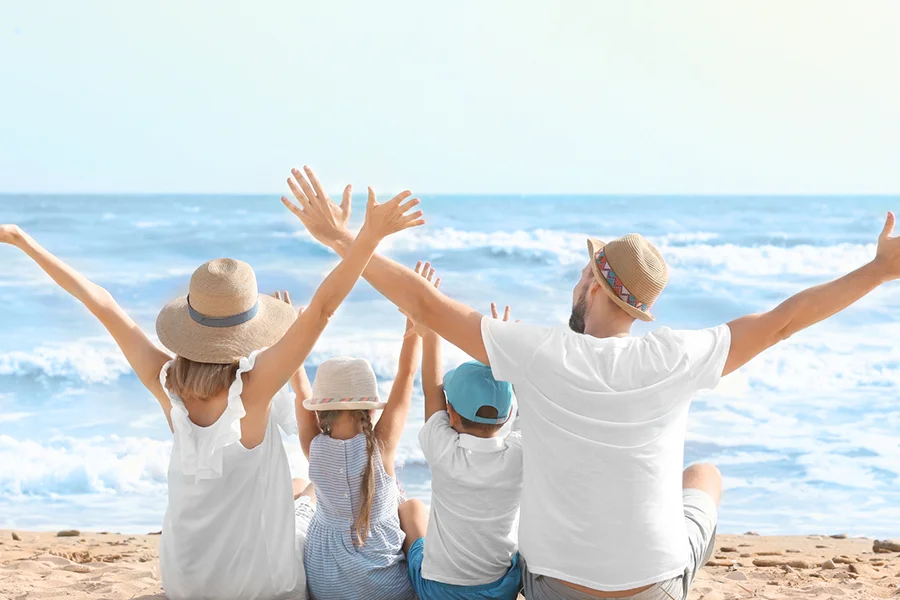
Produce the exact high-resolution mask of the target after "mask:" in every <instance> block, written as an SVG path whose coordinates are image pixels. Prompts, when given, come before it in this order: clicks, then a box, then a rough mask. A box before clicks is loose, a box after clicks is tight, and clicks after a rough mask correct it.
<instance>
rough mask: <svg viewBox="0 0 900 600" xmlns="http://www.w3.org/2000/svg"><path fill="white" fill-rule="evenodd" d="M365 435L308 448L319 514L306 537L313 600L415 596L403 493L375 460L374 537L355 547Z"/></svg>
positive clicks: (320, 440) (321, 438)
mask: <svg viewBox="0 0 900 600" xmlns="http://www.w3.org/2000/svg"><path fill="white" fill-rule="evenodd" d="M367 459H368V457H367V454H366V437H365V435H364V434H362V433H361V434H359V435H357V436H356V437H354V438H351V439H349V440H337V439H334V438H332V437H330V436H327V435H318V436H316V437H315V438H314V439H313V441H312V444H311V445H310V448H309V477H310V479H311V480H312V482H313V483H314V484H315V486H316V514H315V516H314V517H313V520H312V523H311V524H310V526H309V532H308V533H307V537H306V552H305V553H304V564H305V566H306V581H307V585H308V586H309V593H310V597H311V598H312V599H313V600H332V599H333V600H355V599H359V600H406V599H414V598H416V593H415V591H414V590H413V587H412V584H411V583H410V580H409V572H408V570H407V564H406V557H405V556H404V555H403V539H404V537H405V536H404V534H403V531H402V530H401V529H400V517H399V515H398V514H397V507H398V506H399V489H398V487H397V482H396V480H395V479H394V478H393V477H391V476H390V475H388V474H387V473H386V472H385V470H384V465H383V463H382V461H381V455H380V454H378V455H377V456H376V458H375V497H374V498H373V501H372V512H371V517H370V525H369V537H368V538H367V539H366V543H365V545H363V546H358V545H355V544H354V543H353V542H354V540H355V539H356V533H355V531H354V527H353V524H354V523H355V522H356V515H357V514H358V512H357V511H356V510H354V507H358V506H359V503H360V499H361V495H362V494H361V492H362V475H363V473H364V472H365V469H366V463H367V462H368V460H367Z"/></svg>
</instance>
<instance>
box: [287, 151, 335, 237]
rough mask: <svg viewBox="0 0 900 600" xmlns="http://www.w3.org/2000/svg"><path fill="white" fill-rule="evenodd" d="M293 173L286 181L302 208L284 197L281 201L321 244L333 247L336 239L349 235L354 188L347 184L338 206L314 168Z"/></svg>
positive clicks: (292, 171) (304, 168)
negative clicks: (320, 181) (351, 200)
mask: <svg viewBox="0 0 900 600" xmlns="http://www.w3.org/2000/svg"><path fill="white" fill-rule="evenodd" d="M291 174H292V176H291V177H288V180H287V182H288V186H289V187H290V188H291V192H293V194H294V197H295V198H296V199H297V202H299V203H300V206H297V205H296V204H294V203H293V202H291V201H290V200H288V199H287V198H286V197H285V196H282V197H281V202H282V203H283V204H284V205H285V206H286V207H287V208H288V210H290V211H291V212H292V213H294V214H295V215H296V216H297V218H298V219H300V222H302V223H303V226H304V227H306V229H307V231H309V233H310V235H312V236H313V237H314V238H316V240H317V241H319V242H320V243H322V244H325V245H326V246H329V247H331V245H332V244H333V243H334V241H335V240H337V239H338V238H339V237H341V236H342V235H346V234H347V233H348V231H347V223H348V222H349V221H350V212H351V208H350V197H351V195H352V193H353V186H351V185H347V187H345V188H344V195H343V198H342V199H341V204H340V206H338V205H337V204H335V203H334V202H332V201H331V198H329V197H328V194H326V193H325V190H324V189H323V188H322V184H321V183H319V178H318V177H316V174H315V173H314V172H313V170H312V169H310V168H309V167H303V172H301V171H300V170H299V169H292V170H291Z"/></svg>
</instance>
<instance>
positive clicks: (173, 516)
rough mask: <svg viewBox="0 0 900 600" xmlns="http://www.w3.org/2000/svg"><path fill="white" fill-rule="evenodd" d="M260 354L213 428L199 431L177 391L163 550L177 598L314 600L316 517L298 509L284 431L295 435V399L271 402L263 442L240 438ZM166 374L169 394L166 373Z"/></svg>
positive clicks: (282, 395) (166, 586) (168, 588)
mask: <svg viewBox="0 0 900 600" xmlns="http://www.w3.org/2000/svg"><path fill="white" fill-rule="evenodd" d="M258 354H259V352H254V353H253V354H251V355H250V356H249V357H248V358H242V359H241V361H240V365H239V368H238V371H237V377H236V378H235V380H234V383H232V385H231V387H230V388H229V390H228V406H227V407H226V409H225V412H223V413H222V416H221V417H219V419H218V420H217V421H216V422H215V423H214V424H212V425H210V426H209V427H200V426H198V425H195V424H194V423H193V422H192V421H191V420H190V419H189V418H188V412H187V410H186V409H185V406H184V403H183V402H182V401H181V399H180V398H178V397H176V396H174V395H173V394H171V393H170V392H169V391H168V390H166V393H167V394H169V398H170V399H171V401H172V427H173V429H174V437H175V442H174V445H173V446H172V457H171V459H170V461H169V472H168V477H169V504H168V507H167V509H166V515H165V519H164V521H163V528H162V538H161V539H160V544H159V566H160V574H161V578H162V587H163V591H164V592H165V594H166V597H167V598H169V600H188V599H190V600H201V599H205V598H209V599H212V598H216V599H219V600H230V599H234V600H282V599H285V600H286V599H291V600H295V599H298V600H306V599H307V598H308V595H307V591H306V575H305V573H304V570H303V547H304V545H305V543H306V528H307V527H308V521H307V520H306V519H307V518H308V517H304V511H303V510H298V511H297V512H298V515H300V516H298V517H297V519H296V522H295V517H294V512H295V511H294V499H293V498H294V496H293V491H292V489H291V472H290V468H289V466H288V459H287V453H286V452H285V450H284V445H283V444H282V442H281V436H280V435H279V433H278V427H281V428H282V429H283V430H284V431H285V433H288V434H294V435H296V434H297V421H296V417H295V414H294V402H293V394H291V393H289V392H288V391H287V387H285V388H284V389H282V390H280V391H279V392H278V394H277V395H276V396H275V398H274V399H273V400H272V408H271V411H270V413H269V423H268V426H267V427H266V435H265V439H264V440H263V442H262V443H261V444H260V445H259V446H257V447H256V448H253V449H252V450H248V449H246V448H245V447H244V446H243V445H242V444H241V442H240V439H241V418H242V417H243V416H244V415H245V412H244V404H243V402H242V400H241V392H242V390H243V381H242V379H241V374H242V373H246V372H247V371H250V370H251V369H252V368H253V364H254V362H255V360H256V356H257V355H258ZM171 364H172V363H168V364H166V365H165V366H164V367H163V369H162V372H161V373H160V381H161V382H162V385H163V389H164V390H165V389H166V373H167V372H168V369H169V367H170V365H171Z"/></svg>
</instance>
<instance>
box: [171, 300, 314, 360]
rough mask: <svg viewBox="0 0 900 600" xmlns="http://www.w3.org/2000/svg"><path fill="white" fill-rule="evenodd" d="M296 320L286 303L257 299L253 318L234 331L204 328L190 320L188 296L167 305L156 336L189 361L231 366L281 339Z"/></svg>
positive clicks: (225, 328)
mask: <svg viewBox="0 0 900 600" xmlns="http://www.w3.org/2000/svg"><path fill="white" fill-rule="evenodd" d="M296 318H297V313H296V312H294V309H293V308H292V307H291V306H290V305H289V304H287V303H285V302H282V301H281V300H278V299H276V298H273V297H272V296H264V295H260V296H259V312H257V313H256V316H255V317H253V318H252V319H250V320H249V321H247V322H246V323H241V324H240V325H235V326H234V327H206V326H204V325H201V324H200V323H197V322H196V321H194V320H193V319H192V318H191V315H190V313H189V312H188V302H187V296H181V297H179V298H176V299H175V300H172V301H171V302H169V303H168V304H166V305H165V306H164V307H163V309H162V310H161V311H160V313H159V316H158V317H157V319H156V335H157V336H158V337H159V341H160V342H161V343H162V345H163V346H165V347H166V348H168V349H169V350H171V351H172V352H174V353H175V354H177V355H178V356H183V357H184V358H187V359H188V360H192V361H194V362H200V363H212V364H230V363H234V362H237V361H239V360H240V359H241V358H243V357H245V356H249V355H250V353H252V352H253V351H255V350H259V349H261V348H266V347H268V346H271V345H273V344H274V343H275V342H277V341H278V340H280V339H281V336H283V335H284V333H285V332H286V331H287V330H288V328H289V327H290V326H291V325H292V324H293V322H294V321H295V320H296Z"/></svg>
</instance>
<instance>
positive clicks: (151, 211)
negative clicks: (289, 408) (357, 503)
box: [0, 193, 900, 537]
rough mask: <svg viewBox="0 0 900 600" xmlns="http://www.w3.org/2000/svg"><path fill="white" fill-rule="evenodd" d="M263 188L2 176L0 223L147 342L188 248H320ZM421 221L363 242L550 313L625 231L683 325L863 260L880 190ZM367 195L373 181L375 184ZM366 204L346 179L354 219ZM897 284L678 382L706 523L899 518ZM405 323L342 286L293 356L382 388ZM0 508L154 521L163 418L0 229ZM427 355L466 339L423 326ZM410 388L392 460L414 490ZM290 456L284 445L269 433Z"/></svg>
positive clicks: (424, 484)
mask: <svg viewBox="0 0 900 600" xmlns="http://www.w3.org/2000/svg"><path fill="white" fill-rule="evenodd" d="M279 196H280V195H279V194H265V195H262V194H260V195H243V194H241V195H225V194H203V195H197V194H72V195H66V194H2V195H0V222H2V223H17V224H18V225H20V226H21V227H22V228H23V229H25V230H26V231H28V232H29V233H30V234H31V235H33V236H34V237H35V238H36V239H37V240H38V241H39V242H40V243H41V244H43V245H44V246H45V247H47V249H48V250H50V251H51V252H53V253H54V254H56V255H58V256H60V257H61V258H62V259H64V260H66V261H67V262H69V263H70V264H72V265H73V266H74V267H75V268H77V269H78V270H80V271H81V272H82V273H84V274H85V275H86V276H88V277H89V278H91V279H92V280H93V281H95V282H97V283H99V284H100V285H103V286H105V287H107V288H108V289H109V290H110V291H111V292H112V294H113V295H114V296H115V298H116V299H117V300H118V301H119V303H120V304H121V305H122V306H123V307H124V308H125V309H126V310H127V311H128V312H129V314H130V315H131V316H132V317H134V318H135V320H136V321H137V322H138V324H139V325H140V326H141V327H142V328H144V330H145V331H147V332H148V334H150V335H151V336H152V337H154V338H155V329H154V323H155V318H156V314H157V312H158V311H159V309H160V308H161V307H162V306H163V304H164V303H165V302H166V301H168V300H169V299H171V298H172V297H174V296H175V295H177V294H182V293H184V292H185V291H186V289H187V284H188V280H189V278H190V275H191V273H192V272H193V270H194V269H195V268H196V267H197V266H199V265H200V264H201V263H203V262H205V261H206V260H209V259H212V258H216V257H219V256H230V257H233V258H239V259H241V260H245V261H247V262H248V263H249V264H250V265H251V266H253V268H254V270H255V271H256V274H257V277H258V280H259V284H260V291H261V292H262V293H271V292H273V291H274V290H276V289H288V290H290V292H291V295H292V296H293V298H294V300H295V303H296V304H302V303H305V302H307V301H308V299H309V298H310V297H311V295H312V293H313V291H314V290H315V288H316V287H317V286H318V284H319V283H320V282H321V280H322V278H323V277H324V276H325V275H326V274H327V273H328V271H329V270H330V269H331V268H332V267H333V266H334V265H335V264H336V262H337V258H336V257H335V255H334V254H333V253H331V252H330V251H329V250H328V249H326V248H323V247H322V246H320V245H319V244H317V243H316V242H315V241H314V240H312V239H311V238H310V237H309V235H308V234H306V232H305V231H304V230H303V228H302V226H301V224H300V223H299V222H298V221H297V220H296V218H295V217H294V216H293V215H291V214H290V213H289V212H288V211H286V210H285V209H284V207H283V206H282V205H281V203H280V202H279V200H278V198H279ZM419 197H420V198H421V199H422V209H423V210H424V211H425V218H426V220H427V221H428V224H427V225H426V226H425V227H423V228H420V229H417V230H413V231H409V232H404V233H401V234H399V235H396V236H392V237H391V238H389V239H387V240H386V241H385V242H384V243H383V245H382V247H381V250H382V251H383V252H384V253H386V254H387V255H389V256H391V257H392V258H394V259H396V260H398V261H400V262H403V263H405V264H408V265H413V264H415V262H416V261H417V260H431V261H432V262H433V263H434V265H435V268H436V269H437V270H438V272H439V273H440V275H441V277H442V279H443V283H442V291H444V292H445V293H447V294H448V295H450V296H453V297H455V298H457V299H459V300H461V301H463V302H466V303H467V304H470V305H471V306H474V307H476V308H479V309H481V310H483V311H488V310H489V304H490V302H492V301H495V302H497V303H498V304H501V305H502V304H510V305H511V306H512V308H513V314H514V316H515V318H518V319H522V320H523V321H527V322H534V323H540V324H546V325H553V324H559V323H564V322H566V320H567V319H568V315H569V312H570V310H571V302H572V288H573V287H574V285H575V284H576V282H577V281H578V277H579V273H580V271H581V269H582V268H583V267H584V265H585V263H586V261H587V260H588V255H587V250H586V245H585V238H586V237H588V236H591V237H599V238H601V239H610V238H612V237H618V236H620V235H624V234H626V233H629V232H640V233H642V234H644V235H645V236H647V237H648V238H649V239H650V240H651V241H652V242H653V243H654V244H656V245H657V246H658V247H659V248H660V250H661V251H662V253H663V255H664V256H665V258H666V259H667V261H668V262H669V265H670V268H671V273H670V283H669V286H668V287H667V289H666V290H665V291H664V292H663V295H662V297H661V299H660V301H659V302H658V303H657V304H656V306H655V307H654V314H655V315H656V317H657V321H656V322H655V323H649V324H645V323H639V324H637V326H636V327H635V334H636V335H641V334H643V333H646V332H648V331H651V330H652V329H655V328H656V327H660V326H667V327H672V328H701V327H710V326H715V325H718V324H721V323H723V322H726V321H728V320H731V319H733V318H736V317H739V316H742V315H744V314H747V313H750V312H757V311H761V310H766V309H769V308H771V307H773V306H774V305H775V304H777V303H778V302H780V301H781V300H783V299H785V298H787V297H788V296H789V295H790V294H792V293H795V292H797V291H800V290H802V289H804V288H806V287H808V286H811V285H815V284H817V283H822V282H825V281H827V280H830V279H833V278H834V277H837V276H840V275H842V274H844V273H846V272H848V271H850V270H852V269H854V268H856V267H858V266H861V265H862V264H864V263H865V262H866V261H867V260H869V259H870V258H871V257H873V256H874V252H875V242H876V237H877V235H878V233H879V232H880V230H881V227H882V225H883V221H884V214H885V212H886V211H887V210H891V209H894V210H900V196H873V195H860V196H848V195H839V196H746V195H734V196H710V195H703V196H689V195H677V196H658V195H635V196H625V195H612V196H603V195H588V194H584V195H559V196H549V195H521V194H492V195H485V194H477V195H476V194H466V195H454V194H419ZM382 199H386V196H384V197H383V198H382ZM364 206H365V202H364V199H363V196H362V195H361V194H359V193H357V194H356V197H355V208H356V210H355V213H354V222H356V223H357V224H358V223H359V222H361V219H362V215H363V212H364ZM898 316H900V284H898V283H894V284H888V285H887V286H884V287H883V288H881V289H879V290H876V291H875V292H874V293H873V294H871V295H870V296H868V297H867V298H865V299H863V300H862V301H861V302H859V303H858V304H856V305H855V306H853V307H851V308H850V309H848V310H847V311H845V312H844V313H841V314H840V315H838V316H837V317H835V318H833V319H831V320H829V321H827V322H825V323H822V324H819V325H817V326H815V327H813V328H812V329H810V330H808V331H804V332H801V333H800V334H798V335H796V336H794V337H793V338H792V339H790V340H788V341H786V342H784V343H783V344H781V345H779V346H778V347H776V348H773V349H771V350H769V351H767V352H766V353H764V354H763V355H761V356H760V357H758V358H757V359H756V360H754V361H753V362H751V363H750V364H749V365H747V366H746V367H744V368H743V369H741V370H740V371H738V372H737V373H735V374H733V375H730V376H728V377H726V378H724V379H723V380H722V383H721V384H720V386H719V387H718V388H717V389H716V390H714V391H711V392H707V393H704V394H700V395H698V396H697V397H695V399H694V402H693V404H692V406H691V411H690V417H689V422H688V430H687V442H686V447H685V459H686V464H688V463H692V462H698V461H703V462H713V463H715V464H716V465H718V466H719V468H720V469H721V470H722V473H723V476H724V484H725V494H724V497H723V500H722V506H721V509H720V521H719V531H720V532H731V533H740V532H744V531H748V530H753V531H756V532H759V533H762V534H794V533H797V534H834V533H847V534H849V535H867V536H872V537H889V536H896V535H897V534H898V529H900V402H898V400H897V398H898V391H900V348H898V344H897V340H898V339H900V336H898V334H900V319H898ZM403 326H404V320H403V317H402V316H401V315H400V314H399V313H398V312H397V310H396V308H395V307H393V305H391V304H390V303H388V302H387V301H386V300H385V299H384V298H382V297H381V296H380V295H379V294H378V293H377V292H375V291H374V290H373V289H372V288H371V287H369V286H368V284H367V283H365V282H361V283H360V284H358V285H357V287H356V288H355V289H354V291H353V293H352V294H351V295H350V297H349V298H348V300H347V301H346V302H345V304H344V306H342V307H341V309H340V310H339V312H338V314H337V316H336V317H335V318H334V319H333V320H332V322H331V324H330V325H329V327H328V329H327V330H326V332H325V334H324V335H323V337H322V339H321V341H320V343H319V344H318V345H317V346H316V348H315V350H314V352H313V354H312V355H311V356H310V357H309V359H308V360H307V363H306V366H307V370H308V372H309V374H310V376H311V377H312V376H314V373H315V367H316V365H317V364H319V363H320V362H321V361H322V360H325V359H326V358H329V357H331V356H336V355H341V354H349V355H354V356H359V357H362V358H366V359H367V360H369V361H370V362H371V363H372V365H373V367H374V369H375V372H376V374H377V376H378V379H379V385H380V388H381V392H382V393H383V394H386V393H387V391H388V390H389V388H390V384H391V380H392V377H393V375H394V372H395V368H396V360H397V357H398V355H399V350H400V345H401V342H402V335H403ZM0 331H2V332H3V334H2V336H0V528H20V529H35V530H53V529H68V528H77V529H82V530H108V531H122V532H134V533H146V532H147V531H157V530H159V528H160V526H161V522H162V515H163V512H164V510H165V505H166V470H167V466H168V456H169V453H170V450H171V434H170V432H169V430H168V427H167V426H166V422H165V418H164V416H163V414H162V411H161V410H160V409H159V407H158V404H157V403H156V401H155V400H154V399H153V398H152V396H151V395H150V394H149V392H147V391H146V390H145V389H144V388H143V387H142V386H141V384H140V382H139V381H138V380H137V378H136V376H135V375H134V374H133V372H132V371H131V370H130V368H129V366H128V364H127V362H126V361H125V359H124V357H123V356H122V355H121V353H120V352H119V351H118V349H117V348H116V347H115V345H114V344H113V342H112V340H111V338H109V336H108V335H107V334H106V332H105V331H104V330H103V328H102V327H101V326H100V325H99V324H98V323H97V322H96V321H95V320H94V318H93V317H92V316H91V315H90V314H89V313H88V312H87V311H86V310H85V309H84V308H83V307H82V306H81V305H80V304H79V303H78V302H77V301H75V300H74V299H73V298H71V297H69V296H68V295H67V294H66V293H65V292H63V291H61V290H60V289H59V288H57V286H56V285H55V284H54V283H53V282H52V281H51V280H50V279H49V278H48V277H46V276H45V275H44V274H43V273H42V272H41V271H40V269H39V268H38V267H37V266H35V265H34V264H33V263H32V262H31V261H30V260H29V259H28V258H27V257H26V256H24V254H22V253H21V252H20V251H18V250H16V249H15V248H12V247H5V246H0ZM444 358H445V363H446V364H445V367H446V368H450V367H452V366H454V365H455V364H457V363H459V362H461V361H462V360H464V355H463V354H462V353H461V352H459V351H458V350H456V349H455V348H453V347H451V346H450V345H449V344H445V346H444ZM422 417H423V415H422V395H421V391H420V389H418V387H417V389H416V390H415V395H414V398H413V408H412V412H411V414H410V417H409V420H408V424H407V428H406V431H405V433H404V438H403V442H402V444H401V447H400V449H399V451H398V476H399V478H400V480H401V482H402V483H403V485H404V487H405V488H406V490H407V492H408V494H409V495H410V496H412V497H418V498H421V499H423V500H425V501H426V502H427V501H428V500H429V498H428V496H429V493H430V473H429V470H428V467H427V465H426V464H425V462H424V459H423V457H422V453H421V450H420V449H419V447H418V441H417V439H416V436H417V433H418V431H419V428H420V427H421V426H422V420H423V418H422ZM284 441H285V444H286V447H287V449H288V455H289V458H290V460H291V465H292V469H293V470H294V472H295V473H296V474H300V475H302V474H303V472H304V468H305V465H304V460H303V458H302V454H301V452H300V448H299V443H298V442H297V440H295V439H287V438H285V440H284Z"/></svg>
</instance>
